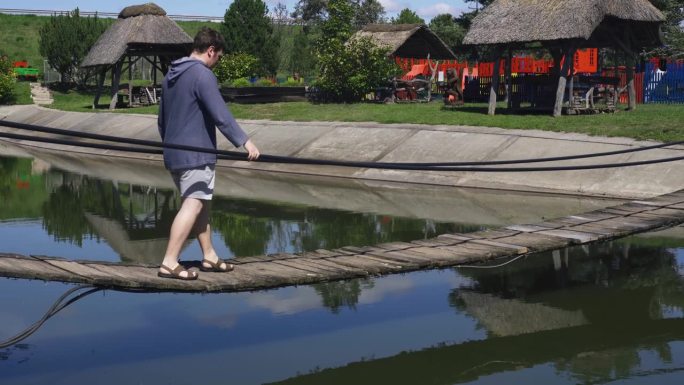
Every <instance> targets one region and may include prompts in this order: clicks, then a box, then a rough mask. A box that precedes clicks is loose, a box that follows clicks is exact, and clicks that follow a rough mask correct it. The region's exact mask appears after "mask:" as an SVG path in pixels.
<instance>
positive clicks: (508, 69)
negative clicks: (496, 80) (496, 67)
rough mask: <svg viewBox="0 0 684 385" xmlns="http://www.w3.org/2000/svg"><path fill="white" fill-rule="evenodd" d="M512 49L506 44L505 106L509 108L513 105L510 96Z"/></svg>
mask: <svg viewBox="0 0 684 385" xmlns="http://www.w3.org/2000/svg"><path fill="white" fill-rule="evenodd" d="M512 67H513V51H512V50H511V46H508V52H507V54H506V67H505V70H504V72H505V74H506V75H505V78H506V103H507V108H508V109H510V108H512V107H513V99H512V98H511V93H512V91H513V90H512V84H513V79H512V76H513V75H512V72H513V68H512Z"/></svg>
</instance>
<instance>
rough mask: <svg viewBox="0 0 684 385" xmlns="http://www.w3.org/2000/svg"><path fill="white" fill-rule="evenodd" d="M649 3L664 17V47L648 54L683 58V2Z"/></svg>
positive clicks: (680, 0)
mask: <svg viewBox="0 0 684 385" xmlns="http://www.w3.org/2000/svg"><path fill="white" fill-rule="evenodd" d="M651 3H652V4H653V5H654V6H655V7H656V8H658V9H660V10H661V11H662V12H663V13H664V14H665V17H666V21H665V23H664V24H663V36H664V40H665V41H664V42H663V43H664V44H665V46H664V47H662V48H659V49H657V50H655V51H653V52H650V53H649V54H651V55H654V56H667V57H678V58H681V57H684V31H683V30H682V23H683V22H684V0H651Z"/></svg>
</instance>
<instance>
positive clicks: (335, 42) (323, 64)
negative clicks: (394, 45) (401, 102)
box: [315, 0, 397, 102]
mask: <svg viewBox="0 0 684 385" xmlns="http://www.w3.org/2000/svg"><path fill="white" fill-rule="evenodd" d="M353 18H354V8H353V7H352V5H351V3H350V2H349V1H347V0H330V2H329V3H328V19H327V20H325V21H324V22H323V23H322V24H321V37H320V39H319V40H318V41H317V42H316V47H315V48H316V59H317V61H318V71H319V78H318V81H317V83H316V85H317V86H318V87H319V89H320V91H321V94H320V95H321V97H322V100H323V101H329V102H356V101H360V100H361V99H362V97H363V95H365V94H366V93H367V92H369V91H371V90H373V89H374V88H375V87H377V86H380V85H382V84H384V83H386V82H387V80H388V79H389V78H391V77H392V76H395V75H396V73H397V67H396V65H395V64H394V62H392V61H391V60H388V58H387V54H388V52H389V49H388V48H384V47H382V48H381V47H378V46H376V45H375V44H374V43H373V42H372V41H371V40H370V39H369V38H358V39H356V38H355V39H351V40H349V37H350V36H351V32H352V28H353V27H352V21H353Z"/></svg>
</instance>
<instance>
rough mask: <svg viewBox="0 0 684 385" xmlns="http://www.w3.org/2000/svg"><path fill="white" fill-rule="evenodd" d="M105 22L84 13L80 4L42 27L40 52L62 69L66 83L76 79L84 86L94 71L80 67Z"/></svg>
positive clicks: (53, 17)
mask: <svg viewBox="0 0 684 385" xmlns="http://www.w3.org/2000/svg"><path fill="white" fill-rule="evenodd" d="M106 28H107V25H106V22H104V21H103V20H101V19H99V18H98V17H97V14H96V15H95V16H94V17H90V16H88V17H81V16H80V13H79V10H78V8H76V9H75V10H73V11H72V12H69V13H67V14H59V15H58V14H54V15H52V16H50V20H49V21H48V22H46V23H45V24H43V26H42V27H41V28H40V32H39V33H40V54H41V55H42V56H43V57H45V58H47V61H48V63H49V64H50V66H51V67H52V68H54V69H56V70H57V72H59V73H60V74H61V75H62V77H61V79H62V83H63V85H65V86H66V85H67V83H71V82H72V81H76V83H77V84H78V85H80V86H84V85H85V84H86V83H87V82H88V80H89V79H90V77H91V76H92V75H93V73H94V72H93V71H91V70H88V69H83V68H81V67H80V65H81V61H83V59H84V58H85V57H86V55H87V54H88V52H89V51H90V48H91V47H92V46H93V45H94V44H95V42H96V41H97V39H98V38H99V37H100V35H101V34H102V33H103V32H104V31H105V30H106Z"/></svg>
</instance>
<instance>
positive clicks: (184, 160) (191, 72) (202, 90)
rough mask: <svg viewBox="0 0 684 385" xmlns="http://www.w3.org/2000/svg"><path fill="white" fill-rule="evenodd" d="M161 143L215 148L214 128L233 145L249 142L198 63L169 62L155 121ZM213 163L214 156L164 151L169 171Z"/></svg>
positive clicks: (208, 72)
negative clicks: (169, 65) (169, 66)
mask: <svg viewBox="0 0 684 385" xmlns="http://www.w3.org/2000/svg"><path fill="white" fill-rule="evenodd" d="M157 124H158V126H159V134H160V135H161V138H162V141H163V142H164V143H173V144H184V145H188V146H195V147H202V148H210V149H215V148H216V127H218V129H219V130H220V131H221V133H223V135H225V136H226V138H228V140H229V141H230V142H231V143H232V144H233V145H234V146H235V147H240V146H242V145H244V144H245V142H247V140H248V139H249V138H248V137H247V134H245V132H244V131H243V130H242V128H240V125H238V123H237V122H236V121H235V118H233V115H232V114H231V113H230V111H228V108H226V104H225V102H224V101H223V98H222V97H221V93H220V92H219V88H218V81H217V80H216V76H214V73H213V72H212V71H211V70H210V69H209V68H208V67H207V66H206V65H204V63H203V62H202V61H200V60H197V59H193V58H190V57H185V58H182V59H179V60H176V61H174V62H173V63H171V69H170V70H169V72H168V73H167V74H166V77H165V78H164V81H163V83H162V100H161V105H160V106H159V118H158V120H157ZM213 164H216V155H215V154H207V153H202V152H195V151H185V150H174V149H169V148H165V149H164V165H165V166H166V168H167V169H169V170H171V171H178V170H185V169H190V168H196V167H202V166H204V165H213Z"/></svg>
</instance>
